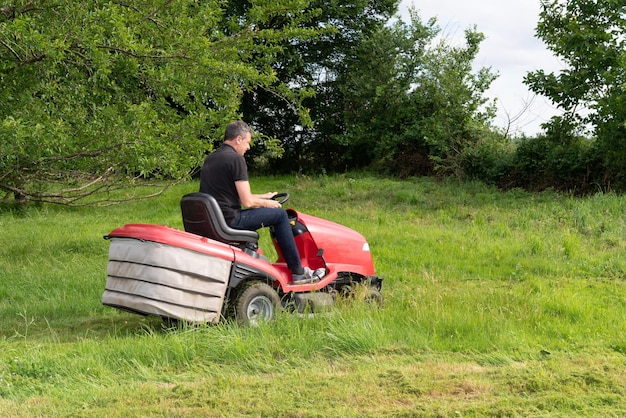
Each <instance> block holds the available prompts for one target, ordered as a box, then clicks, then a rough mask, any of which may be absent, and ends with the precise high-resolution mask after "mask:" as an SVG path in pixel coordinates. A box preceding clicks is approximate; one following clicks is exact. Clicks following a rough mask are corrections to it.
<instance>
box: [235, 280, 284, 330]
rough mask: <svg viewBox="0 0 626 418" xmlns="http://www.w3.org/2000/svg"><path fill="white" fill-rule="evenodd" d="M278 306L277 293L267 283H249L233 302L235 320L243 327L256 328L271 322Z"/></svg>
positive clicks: (278, 298)
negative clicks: (262, 323) (263, 323)
mask: <svg viewBox="0 0 626 418" xmlns="http://www.w3.org/2000/svg"><path fill="white" fill-rule="evenodd" d="M279 306H280V297H279V296H278V293H276V291H275V290H274V288H272V286H270V285H268V284H267V283H262V282H251V283H248V284H247V285H246V287H245V288H244V289H242V291H241V293H239V295H238V296H237V300H236V301H235V319H236V320H237V321H238V322H240V323H241V324H244V325H251V326H257V325H259V324H260V323H261V322H267V321H271V320H272V319H274V318H275V316H276V311H277V309H278V307H279Z"/></svg>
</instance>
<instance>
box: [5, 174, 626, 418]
mask: <svg viewBox="0 0 626 418" xmlns="http://www.w3.org/2000/svg"><path fill="white" fill-rule="evenodd" d="M252 186H253V190H254V191H258V192H262V191H267V190H276V191H288V192H289V193H290V194H291V200H290V201H289V202H288V203H287V204H286V206H289V207H294V208H296V209H298V210H301V211H303V212H306V213H311V214H314V215H317V216H321V217H324V218H327V219H331V220H333V221H335V222H338V223H341V224H344V225H347V226H349V227H351V228H353V229H356V230H358V231H360V232H361V233H362V234H363V235H365V236H366V237H367V238H368V240H369V242H370V246H371V248H372V253H373V255H374V259H375V265H376V270H377V273H378V274H379V275H381V276H384V277H385V281H384V287H383V294H384V296H385V304H384V306H383V307H382V308H380V309H372V308H371V307H367V306H366V305H365V304H363V303H359V301H358V300H357V301H354V302H350V301H339V303H338V304H337V306H336V307H335V308H334V309H332V310H331V311H329V312H327V313H325V314H324V315H316V316H314V317H300V316H296V315H292V314H289V313H282V314H281V315H279V317H278V318H277V320H276V321H274V322H272V323H269V324H265V325H264V326H261V327H258V328H241V327H239V326H237V325H236V324H232V323H228V322H223V323H221V324H219V325H217V326H206V327H205V326H198V327H193V326H187V327H183V328H180V329H178V328H176V329H169V328H168V327H167V325H166V324H164V323H163V322H161V321H160V320H159V319H156V318H143V317H140V316H137V315H132V314H128V313H124V312H119V311H116V310H114V309H112V308H109V307H105V306H103V305H101V304H100V296H101V294H102V291H103V289H104V282H105V280H106V263H107V251H108V245H109V244H108V242H107V241H105V240H104V239H103V238H102V237H103V236H104V235H106V234H107V233H109V232H110V231H111V230H112V229H113V228H115V227H117V226H120V225H123V224H125V223H144V222H145V223H157V224H164V225H168V226H171V227H175V228H181V227H182V222H181V219H180V212H179V207H178V204H179V198H180V196H181V195H183V194H185V193H187V192H190V191H195V190H196V188H197V184H195V183H189V184H183V185H180V186H177V187H175V188H174V189H171V190H169V191H168V192H167V193H166V194H165V195H163V196H161V197H159V198H156V199H153V200H150V201H140V202H134V203H128V204H124V205H120V206H114V207H107V208H99V209H97V208H82V209H68V208H62V207H54V206H32V207H28V208H25V209H21V210H16V209H11V208H4V209H3V210H2V211H1V212H0V230H2V234H0V318H1V321H0V410H2V411H4V414H5V415H6V416H42V415H43V416H120V417H121V416H199V415H200V416H234V415H251V416H456V415H460V416H576V415H581V416H624V415H626V401H624V399H626V397H625V395H626V372H625V370H626V368H625V367H624V366H625V365H626V337H625V335H626V334H625V331H626V288H625V282H624V278H625V277H626V261H625V260H624V255H625V251H624V250H625V242H624V239H623V237H624V236H625V233H626V216H625V215H626V213H625V212H626V205H625V203H626V201H625V200H626V199H625V198H624V197H623V196H617V195H603V194H599V195H596V196H591V197H588V198H574V197H570V196H567V195H561V194H557V193H553V192H545V193H541V194H528V193H525V192H522V191H517V190H514V191H510V192H506V193H501V192H498V191H496V190H494V189H492V188H489V187H487V186H484V185H482V184H479V183H455V182H437V181H434V180H432V179H409V180H404V181H394V180H390V179H384V178H377V177H373V176H370V175H365V174H360V173H351V174H346V175H337V176H321V177H302V176H288V177H265V178H259V179H255V180H254V181H253V184H252ZM261 246H262V247H263V249H264V251H265V253H266V254H267V255H269V256H270V257H272V256H274V255H275V253H274V252H273V251H272V249H271V241H270V239H269V236H268V234H267V231H263V233H262V235H261Z"/></svg>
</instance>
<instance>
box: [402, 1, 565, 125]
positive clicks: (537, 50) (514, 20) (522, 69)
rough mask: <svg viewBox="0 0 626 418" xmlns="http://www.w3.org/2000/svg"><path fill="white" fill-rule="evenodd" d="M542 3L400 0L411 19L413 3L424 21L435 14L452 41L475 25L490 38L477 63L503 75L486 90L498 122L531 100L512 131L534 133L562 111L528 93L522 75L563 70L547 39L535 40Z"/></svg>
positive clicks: (541, 97)
mask: <svg viewBox="0 0 626 418" xmlns="http://www.w3.org/2000/svg"><path fill="white" fill-rule="evenodd" d="M539 6H540V0H517V1H506V0H402V1H401V3H400V7H399V13H400V15H401V17H402V18H403V20H405V21H407V22H408V21H409V19H408V9H409V7H413V8H414V9H417V11H418V14H419V16H420V18H421V19H422V21H423V22H427V21H428V20H429V19H430V18H432V17H436V18H437V26H439V27H440V28H441V35H442V36H443V37H444V38H445V39H446V40H447V41H448V42H449V43H452V44H455V42H456V41H457V40H458V42H462V40H463V37H464V30H465V29H467V28H469V27H471V26H473V25H476V27H477V30H478V31H479V32H482V33H484V34H485V37H486V38H485V40H484V41H483V42H482V43H481V44H480V52H479V54H478V56H477V57H476V60H475V61H474V67H475V68H482V67H491V70H492V71H493V72H497V73H498V74H499V76H498V78H497V79H496V80H495V81H494V82H493V83H492V84H491V88H490V89H489V90H488V91H487V93H486V95H487V96H488V97H489V98H497V99H498V101H497V103H498V116H497V118H496V119H495V121H494V122H495V124H496V125H498V126H502V127H505V126H507V125H508V120H509V119H510V118H513V117H515V116H516V115H518V114H519V113H520V112H522V111H523V110H524V107H525V106H527V105H529V104H530V107H529V109H528V110H526V111H525V112H523V114H522V115H521V116H520V117H519V118H518V120H517V121H515V122H514V123H512V124H511V129H510V130H511V132H518V133H519V132H523V133H526V134H528V135H533V134H536V133H538V132H540V131H541V127H540V125H541V123H543V122H545V121H547V120H549V119H550V117H551V116H553V115H555V114H558V111H557V110H556V109H555V107H554V106H553V105H552V104H551V103H550V101H549V100H547V99H546V98H545V97H543V96H536V95H534V94H533V93H532V92H531V91H529V90H528V88H527V87H526V85H525V84H524V83H523V77H524V76H525V75H526V73H528V72H529V71H533V70H538V69H543V70H544V71H545V72H547V73H549V72H558V71H559V70H560V69H561V68H562V66H561V65H560V64H559V62H558V60H557V59H556V58H555V57H554V56H553V55H552V53H551V52H550V51H548V50H547V49H546V47H545V45H544V44H543V42H542V41H540V40H539V39H537V38H535V28H536V26H537V23H538V21H539V10H540V9H539ZM507 113H508V115H509V116H510V118H509V117H507Z"/></svg>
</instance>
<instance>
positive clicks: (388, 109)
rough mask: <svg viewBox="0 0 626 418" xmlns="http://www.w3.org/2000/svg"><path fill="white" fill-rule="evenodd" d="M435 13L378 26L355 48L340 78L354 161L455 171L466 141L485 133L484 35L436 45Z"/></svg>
mask: <svg viewBox="0 0 626 418" xmlns="http://www.w3.org/2000/svg"><path fill="white" fill-rule="evenodd" d="M439 32H440V29H439V28H438V27H437V25H436V19H431V20H429V21H428V22H423V21H422V20H421V19H420V17H419V15H418V14H417V13H416V12H412V14H411V22H409V23H405V22H402V21H398V22H396V23H395V24H393V25H388V26H385V27H382V28H380V30H378V31H377V32H375V33H374V34H372V36H370V37H368V38H367V39H364V40H363V42H362V43H360V44H359V45H358V47H357V51H358V56H359V57H360V59H359V60H358V61H355V62H354V64H353V65H351V66H350V71H349V72H348V73H347V74H346V75H345V80H344V81H343V82H342V91H343V94H344V97H345V98H346V100H345V107H344V109H343V117H344V120H345V123H346V135H345V136H344V141H345V147H346V154H345V157H346V158H348V159H350V164H356V165H369V164H372V163H375V164H378V165H379V167H380V168H381V169H382V170H384V171H386V172H395V173H399V174H401V175H415V174H432V173H433V172H434V171H439V172H441V173H444V172H445V173H450V172H451V171H452V170H455V166H456V165H458V164H459V162H458V159H459V158H460V155H461V152H462V150H463V148H464V147H466V146H471V145H472V144H473V143H475V142H476V141H477V140H478V138H480V131H481V130H484V129H486V128H487V127H488V124H489V121H490V120H491V119H492V118H493V115H494V109H493V105H492V104H490V103H489V100H488V99H487V98H485V96H484V94H485V91H486V90H487V89H488V88H489V86H490V84H491V82H492V81H493V80H494V79H495V77H496V76H495V74H493V73H492V72H491V70H490V69H489V68H482V69H479V70H477V71H475V70H474V68H473V65H472V64H473V61H474V59H475V57H476V55H477V54H478V51H479V46H480V43H481V42H482V41H483V39H484V36H483V34H481V33H480V32H477V31H476V29H475V28H470V29H467V30H466V31H465V43H464V44H461V45H450V44H449V43H448V42H447V41H446V40H445V39H444V40H441V41H440V42H439V43H437V44H433V40H434V38H435V37H436V36H437V34H438V33H439Z"/></svg>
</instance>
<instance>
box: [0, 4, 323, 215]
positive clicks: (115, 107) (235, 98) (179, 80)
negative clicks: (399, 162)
mask: <svg viewBox="0 0 626 418" xmlns="http://www.w3.org/2000/svg"><path fill="white" fill-rule="evenodd" d="M228 3H230V2H228ZM224 4H225V3H224V2H221V1H219V0H209V1H202V2H197V1H182V0H141V1H133V2H125V1H123V0H118V1H104V0H102V1H90V2H81V1H60V0H39V1H20V0H15V1H13V2H12V3H11V4H7V5H4V6H2V5H0V85H2V89H0V191H3V192H4V194H3V196H0V200H4V201H9V200H12V199H17V200H30V201H42V202H55V203H65V204H83V203H95V202H103V201H110V200H115V199H116V198H121V199H123V198H124V196H125V195H124V194H109V193H110V192H112V191H114V190H118V189H121V188H125V187H128V186H132V185H133V184H134V182H135V181H136V180H137V179H139V178H149V179H169V180H177V179H181V178H184V177H185V176H187V175H188V174H189V173H190V171H191V170H193V169H194V168H196V167H198V165H199V163H200V161H201V159H202V158H203V155H204V154H205V153H206V152H207V151H209V150H210V149H211V148H212V143H213V141H214V140H215V139H217V138H219V137H220V135H219V131H220V130H221V129H222V128H223V126H224V125H225V124H226V122H227V121H230V120H232V119H234V118H237V117H238V115H239V113H238V112H239V107H240V103H241V98H242V96H243V94H244V93H245V92H246V91H249V90H253V89H263V90H265V91H268V92H271V94H272V95H274V96H276V97H280V98H281V99H282V100H284V101H286V102H289V103H290V104H291V106H292V107H293V108H295V109H296V110H297V113H299V114H300V116H302V118H303V120H304V121H305V122H306V118H307V113H306V111H304V110H303V108H302V106H301V101H302V98H303V97H306V95H307V94H309V93H308V92H307V91H306V90H303V89H300V88H298V87H294V86H290V85H288V84H286V83H284V82H282V81H281V80H279V79H278V78H277V76H276V73H275V71H274V69H273V68H272V64H273V62H274V61H275V60H276V59H277V57H278V56H279V55H280V51H281V49H282V48H283V46H284V45H285V43H286V42H296V43H297V42H300V41H301V40H306V39H310V38H313V37H315V36H316V34H317V32H318V31H317V30H316V29H315V28H310V27H306V26H307V22H308V21H309V20H310V19H311V18H312V16H313V14H314V13H313V12H312V11H307V2H306V1H304V0H303V1H297V0H296V1H294V0H272V1H259V2H255V3H254V6H253V7H251V8H250V10H249V13H247V14H246V15H243V16H240V17H239V18H238V19H234V20H235V21H236V24H235V23H233V19H231V21H227V20H225V17H228V16H227V14H226V13H225V10H224V8H223V5H224ZM278 16H280V18H281V24H280V25H274V26H272V27H271V28H266V27H267V22H269V21H273V20H274V19H276V18H277V17H278ZM230 17H231V18H232V16H230ZM233 28H234V29H235V30H229V29H233ZM162 184H163V183H160V185H162ZM136 192H137V191H136V190H135V191H133V193H136ZM133 197H136V194H134V195H133Z"/></svg>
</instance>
